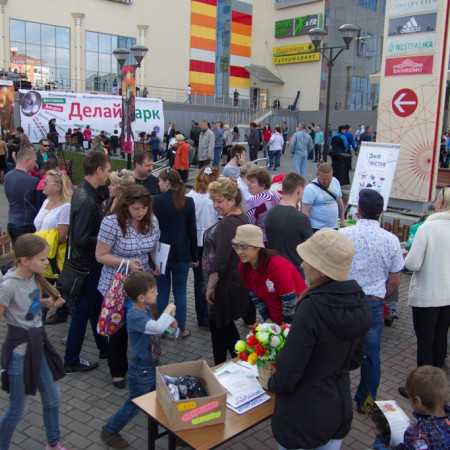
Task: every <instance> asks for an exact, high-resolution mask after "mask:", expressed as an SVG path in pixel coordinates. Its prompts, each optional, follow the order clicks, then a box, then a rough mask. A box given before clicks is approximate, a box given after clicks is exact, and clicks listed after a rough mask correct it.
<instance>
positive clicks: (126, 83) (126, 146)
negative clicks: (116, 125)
mask: <svg viewBox="0 0 450 450" xmlns="http://www.w3.org/2000/svg"><path fill="white" fill-rule="evenodd" d="M135 77H136V67H135V66H133V65H131V66H123V67H122V141H121V144H122V153H133V145H134V131H135V126H136V81H135Z"/></svg>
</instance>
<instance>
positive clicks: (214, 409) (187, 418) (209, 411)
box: [156, 361, 227, 431]
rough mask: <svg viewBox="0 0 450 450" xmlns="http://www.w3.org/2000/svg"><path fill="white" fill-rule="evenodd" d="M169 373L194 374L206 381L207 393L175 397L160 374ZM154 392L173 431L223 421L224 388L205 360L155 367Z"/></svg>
mask: <svg viewBox="0 0 450 450" xmlns="http://www.w3.org/2000/svg"><path fill="white" fill-rule="evenodd" d="M162 373H163V374H165V375H169V376H170V377H185V376H193V377H200V378H203V379H204V380H205V382H206V392H207V393H208V396H207V397H200V398H193V399H185V400H178V401H175V400H174V399H173V398H172V396H171V395H170V393H169V389H168V388H167V385H166V383H165V382H164V380H163V379H162V377H161V374H162ZM156 394H157V397H158V401H159V403H160V405H161V407H162V409H163V410H164V414H165V415H166V418H167V420H168V422H169V425H170V428H171V429H172V430H173V431H180V430H191V429H193V428H200V427H204V426H207V425H217V424H219V423H224V422H225V414H226V401H227V392H226V390H225V389H224V388H223V387H222V385H221V384H220V383H219V381H218V380H217V378H216V376H215V375H214V373H213V371H212V370H211V369H210V368H209V366H208V364H206V361H191V362H185V363H179V364H170V365H168V366H159V367H157V368H156Z"/></svg>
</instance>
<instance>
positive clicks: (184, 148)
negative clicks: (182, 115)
mask: <svg viewBox="0 0 450 450" xmlns="http://www.w3.org/2000/svg"><path fill="white" fill-rule="evenodd" d="M175 138H176V140H177V143H178V148H177V152H176V154H175V161H174V163H173V167H172V168H173V169H175V170H176V171H178V173H179V174H180V177H181V179H182V181H183V183H186V181H187V179H188V176H189V145H187V144H186V142H184V136H183V135H182V134H177V135H176V136H175Z"/></svg>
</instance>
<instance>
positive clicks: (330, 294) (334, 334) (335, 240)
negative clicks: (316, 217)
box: [268, 228, 372, 450]
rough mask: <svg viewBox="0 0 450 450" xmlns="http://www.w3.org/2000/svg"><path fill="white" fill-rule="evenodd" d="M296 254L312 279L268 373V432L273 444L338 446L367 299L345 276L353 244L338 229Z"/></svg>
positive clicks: (348, 417)
mask: <svg viewBox="0 0 450 450" xmlns="http://www.w3.org/2000/svg"><path fill="white" fill-rule="evenodd" d="M297 252H298V254H299V255H300V257H301V258H302V259H303V264H302V268H303V270H304V271H305V274H306V276H307V278H308V280H309V282H310V283H311V285H310V287H309V288H308V289H307V290H306V291H304V292H303V294H302V296H301V298H300V301H299V303H298V304H297V310H296V312H295V317H294V320H293V322H292V325H291V329H290V331H289V335H288V337H287V339H286V343H285V345H284V347H283V349H282V350H281V352H280V355H279V356H278V359H277V368H276V371H275V373H274V374H273V375H272V376H271V377H270V379H269V383H268V387H269V391H270V392H275V393H276V399H275V409H274V414H273V417H272V432H273V435H274V437H275V439H276V440H277V441H278V443H279V448H280V449H284V448H310V449H318V448H320V449H324V450H338V449H339V448H340V447H341V443H342V439H343V438H344V437H345V436H346V435H347V433H348V432H349V431H350V427H351V424H352V418H353V409H352V397H351V393H350V375H349V371H350V370H354V369H356V368H358V367H359V366H360V365H361V363H362V362H363V359H364V351H365V343H366V333H367V330H368V329H369V328H370V324H371V321H372V315H371V311H370V305H369V301H368V299H367V297H366V296H365V295H364V292H363V291H362V289H361V286H359V284H358V283H357V282H356V281H354V280H349V279H348V278H349V268H350V264H351V263H352V260H353V254H354V248H353V244H352V243H351V242H350V240H349V239H348V238H347V237H346V236H344V235H343V234H342V233H339V232H338V231H336V230H332V229H331V228H323V229H322V230H319V231H318V232H317V233H316V234H314V235H313V236H312V237H310V238H309V239H308V240H307V241H305V242H303V243H302V244H300V245H299V246H297ZM294 412H295V413H294Z"/></svg>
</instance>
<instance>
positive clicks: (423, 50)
mask: <svg viewBox="0 0 450 450" xmlns="http://www.w3.org/2000/svg"><path fill="white" fill-rule="evenodd" d="M435 42H436V36H435V34H434V33H424V34H412V35H409V36H399V37H392V38H389V39H388V44H387V49H386V58H391V57H392V56H408V55H431V54H433V53H434V50H435Z"/></svg>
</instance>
